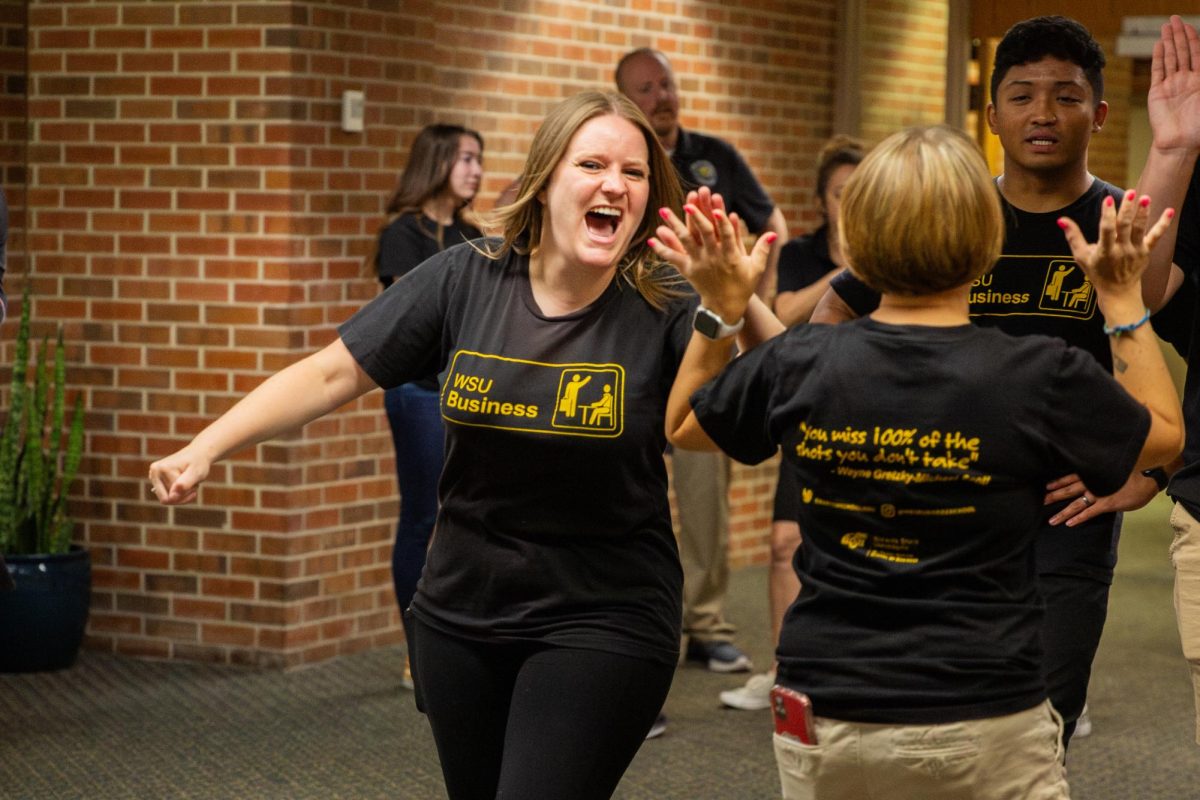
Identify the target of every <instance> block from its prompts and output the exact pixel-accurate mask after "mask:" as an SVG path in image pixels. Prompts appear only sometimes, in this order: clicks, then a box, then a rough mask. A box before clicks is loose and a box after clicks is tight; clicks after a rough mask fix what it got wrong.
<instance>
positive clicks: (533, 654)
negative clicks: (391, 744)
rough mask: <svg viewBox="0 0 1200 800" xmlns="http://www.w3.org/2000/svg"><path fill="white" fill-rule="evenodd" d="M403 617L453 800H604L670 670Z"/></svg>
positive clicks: (662, 695) (661, 696) (642, 733)
mask: <svg viewBox="0 0 1200 800" xmlns="http://www.w3.org/2000/svg"><path fill="white" fill-rule="evenodd" d="M410 623H411V626H412V628H413V631H414V633H415V634H416V643H417V647H416V648H415V656H416V663H415V667H416V669H415V674H416V676H417V682H418V690H419V692H420V696H421V700H422V702H423V705H424V710H425V712H426V713H427V714H428V715H429V724H430V726H431V727H432V729H433V738H434V741H435V743H436V744H437V750H438V757H439V758H440V759H441V762H442V775H443V776H444V777H445V779H446V790H447V792H448V793H449V796H450V799H451V800H493V798H508V799H509V800H527V798H539V800H588V798H596V800H604V799H605V798H608V797H611V796H612V793H613V792H614V791H615V790H616V788H617V784H618V783H619V782H620V780H621V776H622V775H623V774H624V773H625V769H626V768H627V767H628V766H629V762H630V761H632V760H633V757H634V755H635V754H636V753H637V751H638V748H639V747H640V746H641V744H642V742H643V741H644V740H645V737H646V732H647V731H648V730H649V729H650V725H651V723H653V722H654V718H655V716H656V715H657V714H658V712H659V710H660V709H661V708H662V705H663V702H664V701H665V700H666V698H667V690H668V689H670V687H671V678H672V676H673V675H674V672H675V665H674V664H669V663H666V664H664V663H659V662H657V661H649V660H646V659H641V658H634V657H632V656H625V655H618V654H615V653H604V652H600V651H598V650H580V649H572V648H563V647H552V646H546V645H540V644H528V643H520V644H509V643H490V642H476V641H470V640H466V639H460V638H457V637H454V636H450V635H447V634H445V633H442V632H441V631H437V630H434V629H433V628H430V627H429V626H428V625H425V624H424V623H422V622H421V621H420V620H417V619H411V620H410Z"/></svg>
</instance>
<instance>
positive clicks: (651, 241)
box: [646, 237, 658, 247]
mask: <svg viewBox="0 0 1200 800" xmlns="http://www.w3.org/2000/svg"><path fill="white" fill-rule="evenodd" d="M646 244H648V245H650V246H651V247H658V240H657V239H655V238H654V237H650V238H649V239H647V240H646Z"/></svg>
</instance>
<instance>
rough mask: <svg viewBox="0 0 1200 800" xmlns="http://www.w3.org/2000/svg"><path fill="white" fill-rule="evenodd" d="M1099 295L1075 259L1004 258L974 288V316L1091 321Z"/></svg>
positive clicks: (972, 286)
mask: <svg viewBox="0 0 1200 800" xmlns="http://www.w3.org/2000/svg"><path fill="white" fill-rule="evenodd" d="M1095 313H1096V292H1095V290H1094V289H1093V288H1092V284H1091V281H1089V280H1088V279H1087V276H1086V275H1084V273H1083V270H1082V269H1080V267H1079V265H1078V264H1076V263H1075V261H1074V260H1073V259H1070V258H1063V257H1061V256H1014V255H1002V256H1000V260H999V261H997V262H996V266H995V267H994V268H993V269H992V271H991V272H989V273H986V274H984V275H982V276H980V277H979V278H977V279H976V280H975V282H974V283H973V284H972V285H971V316H973V317H978V316H993V317H1006V316H1036V317H1068V318H1071V319H1091V318H1092V316H1093V315H1094V314H1095Z"/></svg>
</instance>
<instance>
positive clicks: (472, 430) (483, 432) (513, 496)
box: [339, 240, 696, 662]
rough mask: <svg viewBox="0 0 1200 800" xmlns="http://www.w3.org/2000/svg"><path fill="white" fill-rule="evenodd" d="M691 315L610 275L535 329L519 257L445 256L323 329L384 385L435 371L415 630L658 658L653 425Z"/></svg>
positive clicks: (670, 614)
mask: <svg viewBox="0 0 1200 800" xmlns="http://www.w3.org/2000/svg"><path fill="white" fill-rule="evenodd" d="M480 244H488V242H481V243H480ZM490 244H491V245H493V246H494V245H496V244H497V242H495V241H494V240H492V241H491V242H490ZM695 302H696V301H695V299H694V297H688V298H680V299H678V300H674V301H672V302H671V303H670V304H669V306H668V309H667V310H666V311H665V312H664V311H658V310H656V309H654V308H653V307H651V306H650V305H649V304H648V303H647V302H646V301H645V300H644V299H643V298H642V297H641V296H640V295H639V294H638V293H637V292H636V291H635V290H634V289H633V288H632V287H630V286H629V285H628V284H625V283H624V282H623V281H621V280H619V279H618V280H614V281H613V283H612V284H611V285H610V286H609V287H608V289H607V290H606V291H605V292H604V294H603V295H602V296H601V297H600V298H598V299H597V300H596V301H595V302H593V303H592V304H590V305H589V306H587V307H586V308H583V309H581V310H579V311H577V312H574V313H572V314H568V315H566V316H561V317H547V316H546V315H545V314H543V313H542V312H541V311H540V310H539V308H538V306H537V303H536V302H535V300H534V297H533V293H532V289H531V286H530V282H529V265H528V259H527V258H526V257H523V256H520V255H516V254H514V253H511V252H510V253H509V254H507V255H505V256H503V257H501V258H499V259H498V260H491V259H489V258H487V257H486V256H484V255H482V254H481V253H479V252H478V251H477V250H475V249H474V248H473V247H472V246H471V245H460V246H458V247H453V248H450V249H448V250H445V251H443V252H442V253H439V254H438V255H436V256H434V257H433V258H431V259H429V260H428V261H426V262H425V263H423V264H422V265H421V266H419V267H417V268H416V269H415V270H413V271H412V272H410V273H408V274H407V275H405V276H404V277H403V278H401V279H400V280H399V281H397V282H396V283H395V284H393V285H392V286H391V287H390V288H388V289H387V290H386V291H385V292H384V293H383V294H382V295H380V296H379V297H378V298H376V299H375V300H374V301H372V302H371V303H370V304H368V305H367V306H366V307H364V308H363V309H362V310H361V311H359V312H358V313H357V314H355V315H354V317H352V318H351V319H350V320H348V321H347V322H346V323H345V324H344V325H342V326H341V328H340V329H339V332H340V334H341V337H342V341H343V342H344V343H345V344H346V347H347V348H348V349H349V350H350V352H351V354H353V356H354V358H355V359H356V360H357V361H358V363H359V364H360V365H361V366H362V368H363V369H364V370H365V371H366V373H367V374H368V375H370V376H371V378H372V380H374V381H375V382H376V383H378V384H379V385H380V386H382V387H384V388H387V387H390V386H394V385H397V384H400V383H403V382H405V381H407V380H410V379H412V378H413V377H414V376H417V375H422V374H426V372H427V371H429V370H430V369H431V368H432V369H433V370H434V371H437V372H438V373H439V379H440V384H441V387H442V390H441V410H442V418H443V420H444V422H445V425H446V464H445V469H444V471H443V473H442V478H441V482H440V484H439V487H438V494H439V498H440V502H441V506H440V509H439V512H438V518H437V526H436V532H435V534H434V537H433V542H432V545H431V548H430V551H429V556H428V560H427V562H426V565H425V571H424V573H423V575H422V578H421V582H420V584H419V586H418V588H417V594H416V597H415V598H414V599H413V603H412V610H413V613H415V614H416V615H417V616H418V617H419V618H420V619H421V620H422V621H423V622H425V623H426V624H429V625H431V626H433V627H435V628H438V629H441V630H444V631H447V632H449V633H453V634H456V635H459V636H463V637H467V638H478V639H487V640H490V641H497V640H499V641H504V640H538V641H548V642H552V643H555V644H559V645H562V646H570V647H581V648H586V649H600V650H606V651H610V652H617V653H624V654H628V655H634V656H639V657H643V658H651V659H656V660H659V661H664V662H673V661H674V660H675V659H676V657H677V655H678V650H679V629H680V619H681V587H682V572H681V569H680V566H679V558H678V553H677V550H676V546H675V539H674V535H673V534H672V529H671V519H670V511H669V506H668V504H667V476H666V468H665V464H664V462H663V450H664V448H665V446H666V438H665V434H664V432H663V417H664V413H665V408H666V398H667V394H668V392H669V390H670V387H671V383H672V381H673V380H674V377H675V373H676V371H677V369H678V366H679V361H680V359H681V358H682V355H683V351H684V349H685V348H686V345H687V341H688V338H689V336H690V333H691V325H690V321H691V318H690V314H689V310H690V309H694V307H695Z"/></svg>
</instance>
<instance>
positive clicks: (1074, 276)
mask: <svg viewBox="0 0 1200 800" xmlns="http://www.w3.org/2000/svg"><path fill="white" fill-rule="evenodd" d="M1095 296H1096V293H1095V291H1094V290H1093V289H1092V283H1091V281H1089V280H1088V279H1087V277H1086V276H1084V274H1083V271H1082V270H1081V269H1079V267H1078V266H1077V265H1076V264H1074V262H1064V261H1055V262H1053V263H1051V264H1050V269H1049V270H1048V271H1047V273H1046V285H1045V288H1044V290H1043V291H1042V302H1041V303H1040V304H1039V305H1040V306H1041V308H1042V309H1043V310H1046V311H1059V312H1067V313H1069V314H1071V315H1072V316H1082V317H1088V316H1091V313H1092V309H1093V308H1094V306H1095Z"/></svg>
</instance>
